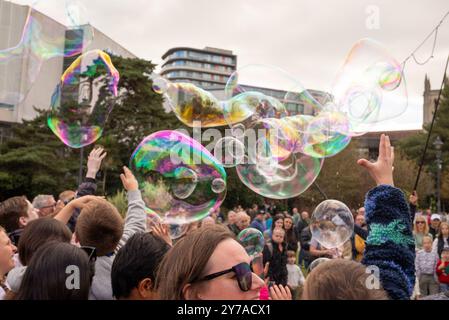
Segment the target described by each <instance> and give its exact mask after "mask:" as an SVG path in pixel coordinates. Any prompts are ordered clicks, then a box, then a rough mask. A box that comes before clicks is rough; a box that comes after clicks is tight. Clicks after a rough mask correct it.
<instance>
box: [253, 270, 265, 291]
mask: <svg viewBox="0 0 449 320" xmlns="http://www.w3.org/2000/svg"><path fill="white" fill-rule="evenodd" d="M264 285H265V282H263V280H262V279H261V278H260V277H259V276H258V275H257V274H255V273H253V284H252V286H251V290H257V291H259V290H260V289H261V288H262V287H263V286H264Z"/></svg>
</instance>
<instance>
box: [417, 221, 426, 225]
mask: <svg viewBox="0 0 449 320" xmlns="http://www.w3.org/2000/svg"><path fill="white" fill-rule="evenodd" d="M425 223H426V222H425V221H416V224H425Z"/></svg>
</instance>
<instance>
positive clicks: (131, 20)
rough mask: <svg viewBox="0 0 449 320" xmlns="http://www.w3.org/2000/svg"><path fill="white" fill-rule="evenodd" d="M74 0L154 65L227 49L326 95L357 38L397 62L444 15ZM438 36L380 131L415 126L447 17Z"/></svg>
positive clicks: (233, 1) (353, 3)
mask: <svg viewBox="0 0 449 320" xmlns="http://www.w3.org/2000/svg"><path fill="white" fill-rule="evenodd" d="M43 1H46V3H48V4H51V3H52V2H54V1H61V0H40V2H41V3H42V2H43ZM80 1H81V2H83V3H84V5H85V8H86V9H87V18H88V19H89V20H90V22H91V24H92V25H94V26H95V27H96V28H98V29H99V30H101V31H102V32H104V33H105V34H107V35H108V36H110V37H111V38H112V39H114V40H115V41H117V42H118V43H120V44H121V45H123V46H124V47H125V48H127V49H128V50H130V51H131V52H133V53H134V54H136V55H137V56H139V57H141V58H145V59H149V60H152V61H153V62H154V63H157V64H160V63H161V56H162V54H163V53H164V52H165V51H167V49H169V48H172V47H177V46H188V47H194V48H203V47H205V46H211V47H217V48H223V49H229V50H232V51H233V52H234V54H237V55H238V66H239V67H242V66H244V65H247V64H254V63H260V64H268V65H275V66H278V67H280V68H282V69H284V70H286V71H288V72H289V73H291V74H292V75H293V76H294V77H296V78H297V79H298V80H299V81H300V82H301V83H302V84H303V85H304V86H305V87H306V88H311V89H320V90H330V88H331V84H332V81H333V79H334V77H335V74H336V72H337V70H338V68H339V67H340V66H341V64H342V63H343V61H344V58H345V56H346V54H347V53H348V51H349V50H350V48H351V47H352V45H353V44H354V43H355V42H356V41H357V40H359V39H361V38H365V37H368V38H372V39H375V40H378V41H379V42H381V43H383V44H384V45H385V47H386V48H387V49H388V50H389V51H390V52H391V53H392V55H393V56H394V57H396V58H397V59H398V60H399V61H403V59H404V58H405V57H406V56H407V55H408V54H409V53H410V52H411V51H412V50H413V49H414V48H415V47H416V46H417V45H418V44H419V43H420V42H421V41H422V40H423V39H424V38H425V36H426V35H427V34H428V33H429V32H430V31H431V30H432V29H433V27H434V26H435V25H436V24H437V23H438V22H439V21H440V20H441V18H442V17H443V15H444V14H445V13H446V12H447V11H448V10H449V2H448V1H447V0H429V1H424V0H395V1H388V0H370V1H366V0H339V1H335V0H324V1H323V0H320V1H316V0H226V1H222V0H221V1H219V0H189V1H188V0H182V1H181V0H126V1H124V0H107V1H106V0H80ZM15 2H21V3H31V1H27V0H16V1H15ZM51 10H52V9H51V8H50V9H49V11H48V12H51ZM54 11H56V12H54ZM57 11H58V10H55V9H53V12H51V15H58V14H59V13H58V12H57ZM376 11H378V13H379V16H378V17H379V25H378V28H376V26H374V28H368V27H367V21H368V23H369V22H373V20H372V19H373V18H374V19H375V15H376ZM370 18H371V19H370ZM438 35H439V36H438V42H437V46H436V50H435V53H434V59H432V60H431V61H430V62H429V63H427V64H426V65H424V66H419V65H417V64H416V63H415V62H414V61H412V60H410V61H409V62H408V63H407V65H406V69H405V75H406V79H407V86H408V92H409V99H410V100H409V107H408V109H407V111H406V113H404V114H403V115H402V116H401V118H399V119H395V120H394V121H392V122H390V123H386V124H384V126H383V127H382V128H384V127H385V128H390V129H399V128H404V129H405V128H420V127H421V122H422V94H423V90H424V75H425V74H426V73H427V75H428V76H429V78H430V81H431V85H432V88H433V89H437V88H439V85H440V83H441V80H442V74H443V69H444V64H445V59H446V57H447V55H448V54H449V17H448V18H447V20H446V21H445V22H444V23H443V25H442V26H441V27H440V30H439V33H438ZM432 42H433V39H430V40H429V41H428V42H427V43H426V44H425V45H424V46H423V48H422V49H421V50H420V51H419V52H418V53H417V57H418V59H421V60H424V59H425V58H427V57H428V56H429V55H430V50H431V47H432Z"/></svg>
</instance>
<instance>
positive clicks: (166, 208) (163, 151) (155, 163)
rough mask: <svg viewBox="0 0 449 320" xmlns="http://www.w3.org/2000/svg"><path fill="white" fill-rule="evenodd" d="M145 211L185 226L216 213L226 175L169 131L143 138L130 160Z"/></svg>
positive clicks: (192, 142)
mask: <svg viewBox="0 0 449 320" xmlns="http://www.w3.org/2000/svg"><path fill="white" fill-rule="evenodd" d="M130 166H131V168H132V170H133V172H134V174H135V175H136V178H137V180H138V181H139V186H140V189H141V191H142V197H143V199H144V201H145V204H146V206H147V207H148V208H150V209H152V210H153V211H155V212H156V213H157V214H158V215H159V216H161V218H162V222H163V223H166V224H172V225H181V224H187V223H190V222H194V221H198V220H201V219H203V218H204V217H206V216H207V215H208V214H209V213H210V211H211V210H216V209H217V208H218V207H219V206H220V204H221V203H222V201H223V200H224V198H225V195H226V172H225V170H224V168H223V166H222V165H221V164H220V163H219V162H218V161H217V159H215V158H214V157H213V156H212V155H211V154H210V152H209V151H208V150H207V149H206V148H204V147H203V146H202V145H201V144H200V143H198V142H197V141H195V140H194V139H192V138H190V137H188V136H186V135H184V134H182V133H180V132H177V131H172V130H164V131H158V132H155V133H153V134H151V135H149V136H148V137H146V138H145V139H144V140H143V141H142V142H141V143H140V144H139V146H138V147H137V148H136V149H135V150H134V152H133V154H132V156H131V165H130Z"/></svg>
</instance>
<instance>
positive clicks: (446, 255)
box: [441, 247, 449, 262]
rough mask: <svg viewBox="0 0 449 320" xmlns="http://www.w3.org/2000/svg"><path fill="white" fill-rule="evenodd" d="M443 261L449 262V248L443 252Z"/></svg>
mask: <svg viewBox="0 0 449 320" xmlns="http://www.w3.org/2000/svg"><path fill="white" fill-rule="evenodd" d="M441 260H442V261H444V262H447V261H449V248H448V247H446V248H443V251H442V252H441Z"/></svg>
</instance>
